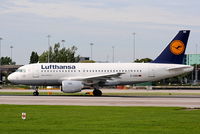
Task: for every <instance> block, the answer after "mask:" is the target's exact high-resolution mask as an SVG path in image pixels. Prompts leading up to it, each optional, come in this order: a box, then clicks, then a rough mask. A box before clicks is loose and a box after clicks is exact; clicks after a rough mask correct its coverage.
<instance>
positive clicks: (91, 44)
mask: <svg viewBox="0 0 200 134" xmlns="http://www.w3.org/2000/svg"><path fill="white" fill-rule="evenodd" d="M93 45H94V44H93V43H90V46H91V60H93V59H92V46H93Z"/></svg>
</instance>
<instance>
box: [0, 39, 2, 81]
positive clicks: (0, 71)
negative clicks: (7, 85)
mask: <svg viewBox="0 0 200 134" xmlns="http://www.w3.org/2000/svg"><path fill="white" fill-rule="evenodd" d="M2 40H3V38H1V37H0V82H1V81H2V79H1V78H2V77H1V73H2V70H1V41H2Z"/></svg>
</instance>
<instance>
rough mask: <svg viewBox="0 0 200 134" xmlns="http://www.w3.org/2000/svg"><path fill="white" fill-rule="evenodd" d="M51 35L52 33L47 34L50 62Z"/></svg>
mask: <svg viewBox="0 0 200 134" xmlns="http://www.w3.org/2000/svg"><path fill="white" fill-rule="evenodd" d="M50 37H51V35H47V38H48V63H49V62H50V60H49V58H50Z"/></svg>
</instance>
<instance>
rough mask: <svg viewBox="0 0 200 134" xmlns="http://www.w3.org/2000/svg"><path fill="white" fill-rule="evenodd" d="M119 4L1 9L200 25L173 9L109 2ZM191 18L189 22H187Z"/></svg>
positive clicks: (11, 4)
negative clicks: (174, 11)
mask: <svg viewBox="0 0 200 134" xmlns="http://www.w3.org/2000/svg"><path fill="white" fill-rule="evenodd" d="M108 1H109V2H110V4H111V3H115V4H114V5H115V6H111V5H110V6H109V5H108V3H106V2H105V1H99V2H96V1H95V2H93V1H90V0H86V1H81V0H79V1H76V2H74V1H67V2H66V1H60V2H57V1H56V2H55V1H50V2H48V3H47V2H44V1H43V2H39V1H36V2H35V1H30V0H15V1H13V0H7V2H4V4H3V5H2V7H5V8H1V9H0V15H4V14H13V13H14V14H17V13H18V14H23V13H26V14H34V15H38V16H41V17H46V18H61V19H62V18H70V19H78V20H81V21H104V22H128V23H130V22H132V23H135V22H136V23H157V24H175V25H180V24H181V25H196V26H199V25H200V19H199V17H196V16H191V15H188V16H186V14H174V13H173V10H166V9H164V8H162V7H155V6H152V5H151V6H147V5H146V6H145V5H141V4H139V5H138V4H135V5H134V4H133V3H132V4H131V3H130V1H128V0H126V3H130V5H123V4H122V5H123V6H119V5H120V3H124V1H122V0H116V1H115V2H114V1H113V0H108ZM186 18H187V19H186Z"/></svg>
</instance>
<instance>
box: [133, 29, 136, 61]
mask: <svg viewBox="0 0 200 134" xmlns="http://www.w3.org/2000/svg"><path fill="white" fill-rule="evenodd" d="M135 35H136V33H135V32H134V33H133V62H135Z"/></svg>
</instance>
